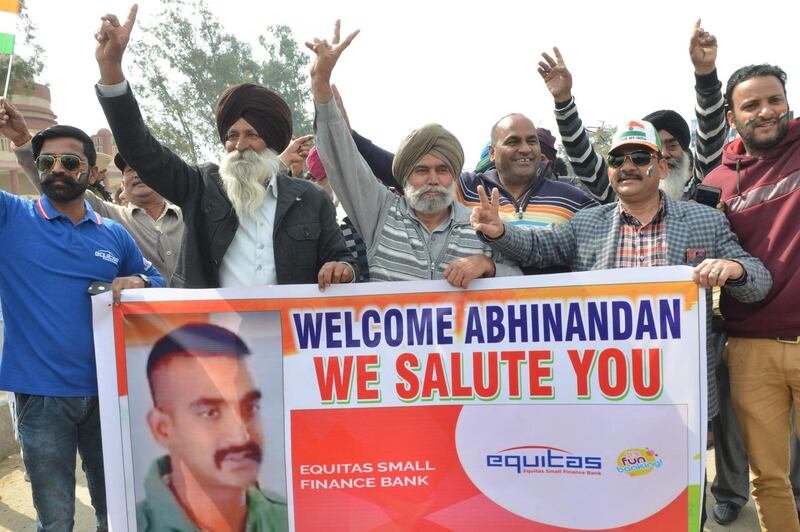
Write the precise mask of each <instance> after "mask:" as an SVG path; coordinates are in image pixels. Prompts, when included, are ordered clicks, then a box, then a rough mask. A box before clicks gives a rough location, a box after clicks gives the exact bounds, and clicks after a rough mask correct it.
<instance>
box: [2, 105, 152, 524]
mask: <svg viewBox="0 0 800 532" xmlns="http://www.w3.org/2000/svg"><path fill="white" fill-rule="evenodd" d="M2 104H3V105H4V104H5V102H2ZM2 114H3V115H4V114H5V113H2ZM0 118H4V117H0ZM0 133H2V134H4V135H6V134H8V133H9V130H8V123H7V121H5V120H4V119H3V120H0ZM28 140H29V139H25V138H20V139H17V141H20V142H22V143H23V144H24V143H26V142H27V141H28ZM30 144H31V146H32V150H33V155H34V157H35V161H36V166H37V168H38V172H39V181H40V183H41V189H42V192H43V196H42V197H41V198H39V199H38V200H36V201H32V200H24V199H21V198H19V197H17V196H12V195H10V194H7V193H6V192H0V297H1V298H2V304H3V306H4V307H5V308H6V309H13V311H12V312H5V313H4V317H5V328H6V334H5V343H4V346H3V358H2V361H1V362H0V389H2V390H8V391H11V392H14V393H15V396H16V401H17V413H18V417H17V427H18V429H19V434H20V442H21V445H22V450H23V456H24V460H25V469H26V471H27V473H28V476H29V477H30V481H31V491H32V494H33V503H34V506H35V508H36V514H37V529H39V530H71V529H72V527H73V523H74V508H75V461H76V458H75V453H76V451H77V452H80V454H81V459H82V462H83V468H84V470H85V472H86V477H87V481H88V486H89V493H90V495H91V498H92V505H93V506H94V508H95V514H96V519H97V530H106V529H107V528H106V504H105V487H104V486H105V484H104V476H103V454H102V444H101V440H100V413H99V410H98V403H97V375H96V371H95V358H94V339H93V336H92V309H91V301H90V296H89V293H88V292H87V290H88V288H89V287H90V285H92V283H93V282H94V281H103V282H106V283H111V287H112V290H113V292H114V294H115V299H116V300H117V301H118V300H119V293H120V291H121V290H122V289H126V288H143V287H147V286H164V280H163V279H162V278H161V276H160V275H159V273H158V271H156V269H155V268H153V266H152V265H151V264H150V263H149V262H148V261H147V260H145V259H144V257H143V256H142V254H141V252H140V251H139V249H138V248H137V247H136V244H135V242H134V241H133V239H132V238H131V237H130V235H129V234H128V233H127V232H126V231H125V229H124V228H123V227H122V226H121V225H118V224H116V223H115V222H113V221H111V220H106V219H103V218H102V217H101V216H100V215H99V214H97V213H96V212H95V211H94V210H93V209H92V208H91V206H90V205H89V204H88V203H86V202H85V201H84V193H85V191H86V188H87V186H88V184H89V176H90V175H93V174H94V173H96V172H97V167H96V166H95V163H96V154H95V148H94V143H93V142H92V140H91V138H89V136H88V135H87V134H86V133H84V132H83V131H81V130H79V129H77V128H74V127H70V126H63V125H59V126H54V127H50V128H48V129H45V130H43V131H40V132H39V133H38V134H36V136H34V137H33V138H32V139H30Z"/></svg>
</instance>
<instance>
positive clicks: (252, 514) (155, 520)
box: [136, 456, 289, 532]
mask: <svg viewBox="0 0 800 532" xmlns="http://www.w3.org/2000/svg"><path fill="white" fill-rule="evenodd" d="M171 472H172V466H171V465H170V462H169V456H162V457H161V458H159V459H158V460H156V461H155V462H153V464H152V465H151V466H150V470H149V471H148V472H147V477H146V478H145V482H144V491H145V499H144V500H143V501H142V502H140V503H139V504H137V505H136V521H137V527H138V529H139V531H140V532H200V529H199V528H198V527H197V525H195V524H194V523H192V521H191V520H190V519H189V516H187V515H186V512H185V511H184V510H183V508H181V505H180V504H178V501H177V500H176V499H175V495H174V494H173V493H172V490H171V489H170V487H169V481H168V479H169V474H170V473H171ZM288 530H289V512H288V509H287V507H286V504H285V503H281V502H277V501H273V500H271V499H270V498H268V497H267V496H266V495H264V493H262V492H261V490H260V489H258V488H257V487H255V486H252V487H250V488H247V524H246V526H245V532H285V531H288Z"/></svg>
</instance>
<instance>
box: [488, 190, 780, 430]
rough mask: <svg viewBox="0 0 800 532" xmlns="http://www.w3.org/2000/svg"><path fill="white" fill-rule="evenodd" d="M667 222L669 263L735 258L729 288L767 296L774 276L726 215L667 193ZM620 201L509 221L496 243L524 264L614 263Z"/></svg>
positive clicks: (736, 294) (578, 266)
mask: <svg viewBox="0 0 800 532" xmlns="http://www.w3.org/2000/svg"><path fill="white" fill-rule="evenodd" d="M665 200H666V223H667V233H666V239H667V264H669V265H670V266H675V265H681V264H686V265H690V266H696V265H697V264H699V263H700V262H701V261H702V258H724V259H730V260H735V261H737V262H738V263H740V264H741V265H742V267H744V269H745V272H746V274H745V277H744V279H742V280H741V281H740V282H738V283H734V282H728V283H727V284H726V285H725V287H724V288H723V291H724V292H725V293H726V294H728V295H730V296H731V297H733V298H736V299H737V300H738V301H741V302H743V303H755V302H757V301H761V300H762V299H764V298H765V297H766V296H767V293H768V292H769V290H770V288H771V287H772V276H770V273H769V272H768V271H767V269H766V268H765V267H764V265H763V264H762V263H761V261H760V260H758V259H757V258H755V257H753V256H752V255H750V254H749V253H747V252H746V251H745V250H744V249H742V246H741V245H740V244H739V241H738V239H737V238H736V235H734V234H733V232H732V231H731V229H730V226H729V225H728V220H727V219H726V218H725V215H724V214H722V213H721V212H719V211H718V210H716V209H712V208H710V207H706V206H705V205H700V204H698V203H694V202H685V201H676V200H673V199H672V198H670V197H668V196H665ZM620 223H621V220H620V211H619V207H618V204H617V203H612V204H607V205H602V206H600V207H597V208H595V209H587V210H584V211H581V212H579V213H578V214H576V215H575V217H574V218H573V219H572V220H571V221H570V222H568V223H565V224H562V225H553V226H550V227H548V228H546V229H537V230H533V231H531V230H527V231H526V230H523V229H520V228H517V227H514V226H512V225H510V224H508V223H507V224H505V229H506V231H505V233H504V234H503V236H502V237H500V238H499V239H497V240H493V241H491V242H490V245H491V246H492V247H493V248H494V249H496V250H498V251H500V252H502V253H503V254H504V255H508V256H510V257H512V258H514V259H516V260H518V261H519V262H520V264H523V265H533V266H536V267H545V266H552V265H566V266H570V267H571V268H572V271H575V272H580V271H586V270H606V269H610V268H613V267H614V260H615V253H616V250H617V246H618V242H619V238H620ZM706 298H707V305H706V311H707V330H708V331H710V330H711V290H707V291H706ZM707 336H708V338H709V345H708V347H707V351H706V355H707V357H708V412H709V419H710V418H711V417H713V416H714V415H715V414H716V413H717V409H718V404H717V387H716V379H715V377H714V371H715V368H716V363H715V359H714V349H713V348H712V346H711V345H710V338H711V335H707Z"/></svg>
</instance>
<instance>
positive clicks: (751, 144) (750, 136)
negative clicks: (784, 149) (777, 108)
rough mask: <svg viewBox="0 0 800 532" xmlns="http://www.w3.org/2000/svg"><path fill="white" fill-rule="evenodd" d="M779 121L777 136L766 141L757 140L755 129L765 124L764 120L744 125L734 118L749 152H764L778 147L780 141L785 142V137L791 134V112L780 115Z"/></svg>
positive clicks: (737, 129)
mask: <svg viewBox="0 0 800 532" xmlns="http://www.w3.org/2000/svg"><path fill="white" fill-rule="evenodd" d="M776 120H777V122H778V123H777V126H778V129H777V131H776V132H775V135H774V136H773V137H772V138H766V139H757V138H756V136H755V129H756V126H758V124H760V123H762V122H764V120H760V119H757V120H756V121H754V122H753V123H752V124H750V125H746V124H742V123H741V122H739V120H738V119H736V117H734V124H735V125H736V131H737V132H738V133H739V136H740V137H742V141H743V142H744V145H745V146H747V149H748V150H749V151H751V152H752V151H755V152H759V153H760V152H763V151H766V150H768V149H770V148H772V147H774V146H777V145H778V143H779V142H780V141H782V140H783V137H785V136H786V134H787V133H788V132H789V112H788V111H787V112H786V113H784V114H782V115H780V116H779V117H778V118H776Z"/></svg>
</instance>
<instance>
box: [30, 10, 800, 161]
mask: <svg viewBox="0 0 800 532" xmlns="http://www.w3.org/2000/svg"><path fill="white" fill-rule="evenodd" d="M207 1H208V5H209V7H210V8H211V11H212V12H213V13H215V14H216V15H217V16H218V17H219V19H220V21H221V22H222V23H223V25H224V26H225V28H226V29H228V30H229V31H231V32H233V33H235V34H236V35H237V36H239V37H240V38H241V39H242V40H246V41H249V42H252V43H255V42H256V40H257V37H258V35H259V34H261V33H263V32H264V31H265V29H266V27H267V26H269V25H271V24H284V25H288V26H289V27H291V28H292V30H293V32H294V35H295V37H296V38H297V40H298V41H300V42H303V41H306V40H310V39H312V38H314V37H322V38H330V37H331V35H332V31H333V22H334V21H335V20H336V19H337V18H340V19H341V20H342V33H343V34H346V33H349V32H350V31H352V30H354V29H360V30H361V34H360V35H359V36H358V37H357V38H356V39H355V41H354V42H353V44H352V45H351V46H350V48H348V49H347V50H346V51H345V52H344V54H343V55H342V57H341V59H340V61H339V64H338V65H337V67H336V70H335V71H334V74H333V81H334V83H336V85H337V86H338V88H339V90H340V92H341V94H342V97H343V99H344V103H345V106H346V108H347V111H348V114H349V116H350V121H351V124H352V126H353V127H354V128H355V129H357V130H358V131H359V132H360V133H361V134H363V135H365V136H367V137H368V138H371V139H372V140H373V141H375V142H376V143H377V144H378V145H380V146H382V147H384V148H386V149H389V150H391V151H394V150H396V148H397V146H398V145H399V144H400V142H401V141H402V139H403V138H404V137H405V136H406V135H407V134H408V133H409V132H410V131H411V130H413V129H414V128H417V127H420V126H422V125H423V124H426V123H429V122H438V123H440V124H442V125H444V126H445V127H446V128H448V129H450V130H451V131H452V132H453V133H455V135H456V136H457V137H458V138H459V140H460V141H461V143H462V145H463V146H464V151H465V153H466V162H467V166H468V167H471V166H474V164H475V163H476V162H477V161H478V159H479V156H480V152H481V150H482V149H483V147H484V145H485V144H486V141H487V140H488V137H489V130H490V128H491V126H492V124H493V123H494V122H495V121H496V120H497V119H499V118H500V117H502V116H504V115H506V114H508V113H512V112H521V113H524V114H526V115H527V116H528V117H530V118H531V119H532V120H533V121H534V123H535V124H536V125H537V126H542V127H546V128H549V129H550V130H551V131H552V132H553V133H554V134H556V135H557V129H556V124H555V119H554V116H553V100H552V97H551V96H550V93H549V92H548V91H547V89H546V87H545V85H544V82H543V81H542V79H541V78H540V76H539V74H538V73H537V71H536V68H537V62H538V61H539V60H540V59H541V57H540V54H541V53H542V52H543V51H548V52H551V50H552V47H553V46H558V47H559V49H560V50H561V52H562V54H563V56H564V60H565V62H566V65H567V67H568V68H569V69H570V71H571V72H572V75H573V81H574V86H573V95H574V96H575V98H576V102H577V104H578V109H579V111H580V114H581V117H582V118H583V121H584V124H586V125H587V126H596V125H599V124H601V123H603V122H605V123H611V124H615V125H616V124H619V123H622V122H625V121H627V120H630V119H637V118H641V117H642V116H644V115H645V114H648V113H649V112H652V111H655V110H657V109H664V108H667V109H675V110H676V111H678V112H679V113H681V114H682V115H683V117H684V118H685V119H686V120H687V121H689V120H691V118H693V117H694V76H693V67H692V64H691V61H690V60H689V54H688V46H689V37H690V35H691V30H692V27H693V24H694V21H695V20H696V19H697V18H702V20H703V27H704V28H705V29H706V31H709V32H711V33H713V34H714V35H716V37H717V39H718V43H719V55H718V60H717V66H718V71H719V75H720V79H722V81H723V83H724V82H725V81H726V80H727V77H728V76H729V75H730V73H731V72H733V71H734V70H735V69H736V68H738V67H740V66H743V65H746V64H751V63H761V62H769V63H773V64H778V65H780V66H781V67H782V68H783V69H784V70H785V71H786V72H787V73H788V75H789V82H788V83H787V94H788V97H789V102H790V104H791V103H792V101H793V98H792V96H793V94H794V92H793V87H794V86H797V83H796V82H793V78H794V77H795V76H800V54H798V53H797V44H796V42H797V40H796V35H797V32H798V21H797V19H796V17H792V16H790V15H789V13H788V6H789V5H790V3H789V2H784V1H781V2H778V3H777V4H772V7H770V8H769V9H766V5H765V4H762V3H760V2H754V1H752V0H751V1H741V0H731V1H725V2H722V1H718V0H711V1H704V2H684V1H682V0H673V1H672V2H647V3H645V2H630V1H628V2H622V1H618V0H612V1H605V2H576V1H574V0H573V1H570V0H567V1H562V2H550V3H544V2H533V1H531V0H525V1H521V0H516V1H502V0H494V1H492V2H482V3H480V4H478V3H475V4H470V3H466V2H462V1H451V0H427V1H422V0H404V1H402V2H375V1H351V0H342V1H340V2H335V1H333V0H325V1H319V0H305V1H303V2H291V1H283V2H275V1H269V0H267V1H264V0H261V1H258V2H256V1H253V2H229V1H225V0H207ZM26 5H27V8H28V10H29V13H30V16H31V18H32V19H33V20H34V22H35V23H36V25H37V28H38V31H37V37H38V41H39V43H40V44H41V45H42V46H43V47H44V50H45V70H44V72H43V75H42V78H43V81H45V82H46V83H47V84H48V85H49V86H50V90H51V96H52V107H53V111H54V112H55V114H56V115H57V117H58V121H59V122H60V123H63V124H70V125H74V126H77V127H80V128H82V129H84V130H86V131H87V132H90V133H94V132H96V131H97V130H98V129H99V128H102V127H107V123H106V121H105V118H104V116H103V113H102V110H101V108H100V106H99V104H98V103H97V99H96V96H95V93H94V88H93V84H94V83H95V82H96V81H97V79H98V70H97V64H96V62H95V60H94V47H95V41H94V32H95V31H96V29H97V27H98V26H99V21H100V16H101V15H103V14H104V13H109V12H110V13H114V14H117V15H118V16H119V17H120V18H121V19H124V18H125V16H127V13H128V11H129V9H130V6H131V3H130V2H124V1H120V0H102V1H101V0H81V1H80V2H63V1H56V0H27V2H26ZM160 5H161V2H159V1H157V0H144V1H141V2H139V17H138V20H137V26H139V25H140V24H144V25H147V24H148V22H151V21H153V19H154V18H155V17H156V16H157V15H158V14H159V12H160ZM781 6H783V8H782V9H781ZM137 29H138V30H141V27H139V28H137ZM137 29H134V33H133V35H132V40H135V39H137V38H138V37H140V36H141V32H140V31H137ZM18 46H19V45H18ZM22 47H24V45H22ZM309 54H311V52H310V51H309ZM551 55H552V53H551ZM131 68H133V62H132V61H130V59H129V58H127V59H125V60H123V69H124V70H125V72H126V73H128V75H129V76H130V77H131V78H132V79H134V78H135V72H131ZM239 81H240V80H233V79H232V80H230V83H231V84H233V83H237V82H239Z"/></svg>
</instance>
